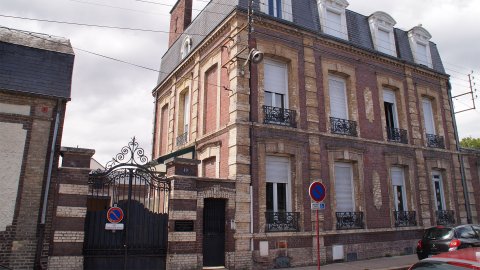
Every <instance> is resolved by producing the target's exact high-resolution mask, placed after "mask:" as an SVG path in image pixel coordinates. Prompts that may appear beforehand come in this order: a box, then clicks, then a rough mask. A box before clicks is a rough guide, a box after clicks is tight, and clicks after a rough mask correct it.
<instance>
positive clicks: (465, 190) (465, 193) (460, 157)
mask: <svg viewBox="0 0 480 270" xmlns="http://www.w3.org/2000/svg"><path fill="white" fill-rule="evenodd" d="M451 90H452V86H451V84H450V81H448V85H447V92H448V102H449V104H450V112H451V114H452V122H453V133H454V134H455V144H456V149H457V152H458V161H459V162H460V177H461V179H462V186H463V197H464V200H465V210H466V211H467V223H472V209H471V208H470V199H469V196H468V187H467V179H466V177H465V166H464V165H463V155H462V153H461V152H460V150H461V149H460V139H459V138H458V128H457V121H456V120H455V112H454V110H453V101H452V93H451Z"/></svg>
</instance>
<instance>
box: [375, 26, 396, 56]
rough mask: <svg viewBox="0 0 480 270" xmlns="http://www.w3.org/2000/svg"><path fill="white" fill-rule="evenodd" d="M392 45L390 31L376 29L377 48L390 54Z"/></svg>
mask: <svg viewBox="0 0 480 270" xmlns="http://www.w3.org/2000/svg"><path fill="white" fill-rule="evenodd" d="M391 49H392V45H391V44H390V32H388V31H385V30H383V29H380V28H379V29H378V31H377V50H378V51H380V52H383V53H386V54H390V55H392V54H393V52H392V50H391Z"/></svg>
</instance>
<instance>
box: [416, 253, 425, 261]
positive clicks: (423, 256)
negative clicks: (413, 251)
mask: <svg viewBox="0 0 480 270" xmlns="http://www.w3.org/2000/svg"><path fill="white" fill-rule="evenodd" d="M417 257H418V259H419V260H423V259H425V258H427V255H423V254H420V253H417Z"/></svg>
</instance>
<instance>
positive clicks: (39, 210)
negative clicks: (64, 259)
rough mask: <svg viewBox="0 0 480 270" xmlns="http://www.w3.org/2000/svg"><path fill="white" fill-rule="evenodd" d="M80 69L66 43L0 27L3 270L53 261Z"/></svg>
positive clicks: (0, 240)
mask: <svg viewBox="0 0 480 270" xmlns="http://www.w3.org/2000/svg"><path fill="white" fill-rule="evenodd" d="M73 62H74V54H73V50H72V47H71V45H70V42H69V41H68V40H66V39H64V38H60V37H52V36H49V35H45V34H39V33H30V32H25V31H20V30H14V29H7V28H3V27H0V135H1V136H0V170H1V171H2V173H1V174H0V184H1V189H0V216H1V218H0V265H5V266H8V267H10V268H13V269H34V267H38V266H39V265H40V261H41V258H43V259H44V260H45V258H46V256H47V253H46V252H47V251H48V243H49V239H48V237H45V235H46V234H48V233H46V234H44V232H45V231H47V232H48V227H49V217H48V215H47V212H48V211H47V204H46V202H45V200H46V199H47V198H48V200H51V197H48V194H49V193H50V191H51V189H48V187H49V183H51V181H52V179H54V178H55V177H56V169H57V167H58V154H59V150H60V142H61V137H62V128H63V121H64V116H65V107H66V103H67V101H68V100H70V88H71V82H72V70H73ZM46 190H48V191H49V192H46ZM44 244H45V245H44Z"/></svg>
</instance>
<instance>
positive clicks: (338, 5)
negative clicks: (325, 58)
mask: <svg viewBox="0 0 480 270" xmlns="http://www.w3.org/2000/svg"><path fill="white" fill-rule="evenodd" d="M348 5H349V3H348V2H347V1H346V0H319V1H318V12H319V16H320V25H321V27H322V31H323V33H325V34H328V35H331V36H334V37H337V38H341V39H345V40H348V29H347V18H346V15H345V9H346V8H347V7H348Z"/></svg>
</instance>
